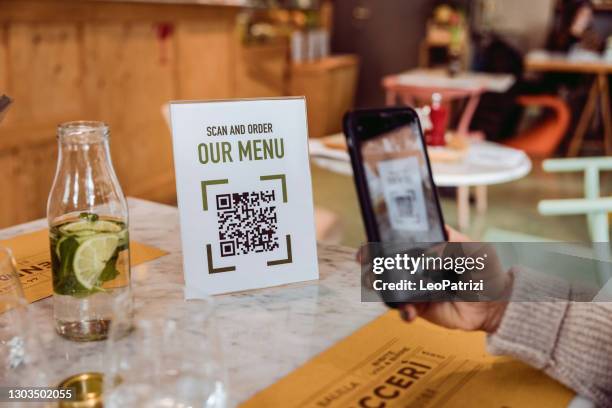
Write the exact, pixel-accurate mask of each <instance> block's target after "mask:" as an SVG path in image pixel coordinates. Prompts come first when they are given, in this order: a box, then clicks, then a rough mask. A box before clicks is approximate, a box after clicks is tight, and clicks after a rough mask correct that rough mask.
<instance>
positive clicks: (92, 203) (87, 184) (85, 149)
mask: <svg viewBox="0 0 612 408" xmlns="http://www.w3.org/2000/svg"><path fill="white" fill-rule="evenodd" d="M57 139H58V147H59V154H58V163H57V170H56V174H55V180H54V183H53V187H52V189H51V193H50V195H49V203H48V206H47V211H48V216H49V220H50V221H51V220H52V219H55V218H56V217H57V216H59V215H62V216H63V215H66V214H72V213H75V212H76V213H78V212H95V213H99V214H101V215H102V213H105V214H106V215H111V216H117V215H118V216H121V215H122V214H123V213H124V212H125V211H127V210H126V209H125V198H124V196H123V193H122V192H121V187H120V185H119V182H118V181H117V176H116V175H115V171H114V169H113V165H112V162H111V157H110V151H109V144H108V139H109V131H108V127H107V126H106V125H105V124H103V123H100V122H70V123H66V124H64V125H62V126H60V127H59V128H58V132H57ZM124 209H125V211H124ZM102 210H103V211H102Z"/></svg>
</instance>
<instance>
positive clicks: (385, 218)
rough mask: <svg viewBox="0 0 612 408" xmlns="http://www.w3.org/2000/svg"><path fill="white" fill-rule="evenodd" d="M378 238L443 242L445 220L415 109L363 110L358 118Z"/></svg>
mask: <svg viewBox="0 0 612 408" xmlns="http://www.w3.org/2000/svg"><path fill="white" fill-rule="evenodd" d="M355 125H356V126H355V129H356V130H357V137H358V139H359V143H358V146H359V147H358V148H359V152H360V156H361V160H360V161H361V164H362V166H363V169H362V174H363V177H364V178H365V184H366V188H367V190H368V194H367V196H369V200H370V208H371V210H372V212H373V214H374V218H375V223H374V224H375V226H376V229H377V235H378V239H379V240H380V242H401V243H415V244H418V243H426V242H443V241H445V238H446V237H445V233H444V221H443V219H442V215H441V212H440V208H439V203H438V198H437V194H436V191H435V186H434V185H433V182H432V178H431V174H430V169H429V163H428V160H427V157H426V153H425V145H424V142H423V138H422V136H421V129H420V126H419V122H418V118H417V116H416V114H415V113H414V111H412V110H410V111H408V110H395V111H384V110H383V111H378V112H376V111H365V112H361V113H359V114H358V116H357V118H356V122H355Z"/></svg>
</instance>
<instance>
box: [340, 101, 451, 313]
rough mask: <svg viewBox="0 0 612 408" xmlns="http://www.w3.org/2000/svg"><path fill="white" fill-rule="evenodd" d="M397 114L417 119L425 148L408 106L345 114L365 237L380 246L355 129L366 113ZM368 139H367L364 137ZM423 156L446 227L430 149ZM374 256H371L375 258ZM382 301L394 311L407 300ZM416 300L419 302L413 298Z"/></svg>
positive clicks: (443, 234)
mask: <svg viewBox="0 0 612 408" xmlns="http://www.w3.org/2000/svg"><path fill="white" fill-rule="evenodd" d="M394 113H408V114H409V115H410V116H411V117H412V120H415V121H416V122H417V124H418V128H419V137H420V138H421V143H422V145H423V146H426V145H425V140H424V137H423V130H422V128H421V123H420V121H419V117H418V115H417V113H416V111H415V110H414V109H412V108H409V107H399V108H384V109H359V110H354V111H349V112H347V113H346V114H345V115H344V121H343V122H344V134H345V136H346V141H347V146H348V151H349V155H350V157H351V165H352V168H353V175H354V177H353V178H354V180H355V187H356V190H357V195H358V198H359V207H360V209H361V216H362V219H363V223H364V226H365V229H366V235H367V238H368V242H374V243H380V242H381V241H380V234H379V232H378V226H377V222H376V217H375V215H374V209H373V208H372V204H371V203H372V201H371V199H370V198H371V197H370V192H369V189H368V182H367V179H366V176H365V170H364V167H363V157H362V156H361V142H362V140H361V139H360V138H359V136H358V134H357V132H356V131H355V126H357V122H358V119H359V117H360V115H362V114H366V115H371V114H381V115H391V114H394ZM364 140H365V138H364ZM423 154H424V156H425V162H426V163H427V173H428V176H429V179H430V183H431V185H432V186H434V188H433V194H434V199H435V201H436V209H437V212H438V217H439V219H440V225H442V226H444V225H445V224H444V217H443V215H442V208H441V207H440V200H439V198H438V191H437V189H436V188H435V183H434V181H433V176H432V172H431V165H430V162H429V156H428V154H427V149H423ZM442 236H443V237H444V240H445V241H448V234H447V233H446V229H445V228H444V227H442ZM372 255H373V254H370V256H372ZM383 300H384V301H385V303H386V304H387V306H389V307H391V308H397V307H398V306H399V305H400V304H403V303H406V302H407V300H406V301H401V300H396V301H393V302H390V301H388V298H384V297H383ZM412 300H417V301H418V299H412Z"/></svg>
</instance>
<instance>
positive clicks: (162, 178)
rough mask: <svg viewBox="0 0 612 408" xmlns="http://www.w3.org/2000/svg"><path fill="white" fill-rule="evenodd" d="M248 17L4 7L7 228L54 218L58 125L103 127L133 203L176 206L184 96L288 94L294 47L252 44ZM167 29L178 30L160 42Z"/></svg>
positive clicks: (94, 6)
mask: <svg viewBox="0 0 612 408" xmlns="http://www.w3.org/2000/svg"><path fill="white" fill-rule="evenodd" d="M239 11H240V9H238V8H231V7H209V6H201V5H180V4H153V3H144V2H143V3H123V2H114V1H113V2H105V1H96V2H93V1H92V2H85V1H79V0H53V1H50V0H44V1H43V0H0V92H4V93H7V94H8V95H10V96H11V97H13V98H14V99H15V105H14V106H13V107H12V108H11V110H10V111H9V114H8V115H7V117H6V120H5V122H3V123H2V124H1V125H0V174H2V175H3V176H2V177H0V228H2V227H5V226H8V225H12V224H17V223H20V222H24V221H28V220H31V219H35V218H39V217H44V215H45V206H46V200H47V195H48V193H49V189H50V186H51V181H52V178H53V175H54V170H55V165H56V154H57V147H56V141H55V132H56V126H57V124H59V123H61V122H65V121H69V120H102V121H105V122H107V123H108V124H109V125H110V128H111V150H112V155H113V162H114V165H115V169H116V170H117V173H118V176H119V179H120V181H121V184H122V187H123V189H124V191H125V193H126V194H127V195H132V196H137V197H143V198H148V199H152V200H156V201H163V202H174V200H175V188H174V170H173V163H172V143H171V136H170V131H169V129H168V126H167V123H166V122H165V120H164V118H163V116H162V114H161V108H162V105H164V104H166V103H167V102H168V101H170V100H174V99H219V98H231V97H265V96H279V95H282V94H284V93H285V90H286V72H287V52H288V48H287V44H284V43H280V44H275V45H274V44H273V45H265V46H255V47H243V46H242V45H241V44H240V40H239V38H238V36H237V35H236V26H235V24H236V17H237V14H238V12H239ZM159 24H164V25H166V26H167V27H168V28H170V30H169V31H167V32H166V33H167V34H169V35H167V36H166V37H165V38H162V37H164V36H160V32H159V30H158V27H159Z"/></svg>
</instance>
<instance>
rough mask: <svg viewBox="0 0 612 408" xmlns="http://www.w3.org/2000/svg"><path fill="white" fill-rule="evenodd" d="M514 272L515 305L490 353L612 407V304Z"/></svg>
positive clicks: (491, 341)
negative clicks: (574, 296)
mask: <svg viewBox="0 0 612 408" xmlns="http://www.w3.org/2000/svg"><path fill="white" fill-rule="evenodd" d="M510 273H512V274H513V275H514V286H513V289H512V297H511V301H510V303H509V304H508V307H507V309H506V311H505V313H504V316H503V318H502V321H501V323H500V326H499V328H498V329H497V331H496V333H494V334H492V335H490V336H489V338H488V349H489V351H490V352H491V353H492V354H505V355H511V356H513V357H516V358H518V359H520V360H523V361H524V362H526V363H528V364H530V365H532V366H534V367H536V368H538V369H542V370H544V371H545V372H546V373H547V374H549V375H550V376H551V377H553V378H556V379H557V380H558V381H560V382H561V383H563V384H565V385H567V386H568V387H570V388H572V389H573V390H575V391H576V392H577V393H578V394H580V395H583V396H585V397H587V398H589V399H591V400H592V401H594V402H595V403H596V404H597V405H598V406H603V407H612V303H597V302H573V301H570V300H569V299H571V298H572V293H571V289H570V288H569V286H568V285H565V284H563V283H560V282H558V281H552V280H549V279H546V278H542V277H541V276H537V275H535V274H533V273H530V272H529V271H520V270H516V269H514V270H512V271H511V272H510ZM534 299H537V300H539V301H533V300H534Z"/></svg>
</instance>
